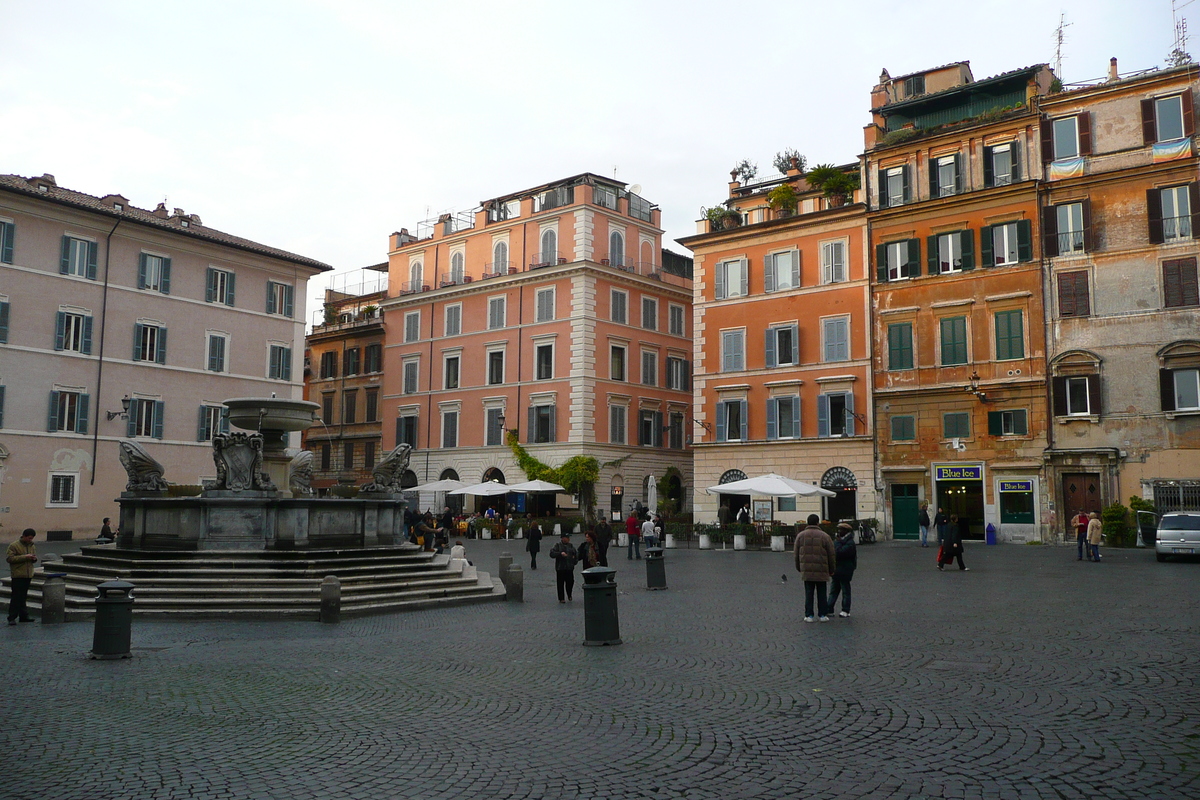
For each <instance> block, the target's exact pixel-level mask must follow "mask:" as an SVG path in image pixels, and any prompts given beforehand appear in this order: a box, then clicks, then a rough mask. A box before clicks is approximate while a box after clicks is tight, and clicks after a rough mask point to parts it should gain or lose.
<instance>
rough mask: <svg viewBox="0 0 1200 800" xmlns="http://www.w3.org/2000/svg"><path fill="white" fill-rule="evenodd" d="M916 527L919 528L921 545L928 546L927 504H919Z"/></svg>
mask: <svg viewBox="0 0 1200 800" xmlns="http://www.w3.org/2000/svg"><path fill="white" fill-rule="evenodd" d="M917 527H919V528H920V529H921V547H929V504H928V503H922V504H921V513H920V514H918V515H917Z"/></svg>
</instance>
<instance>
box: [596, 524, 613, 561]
mask: <svg viewBox="0 0 1200 800" xmlns="http://www.w3.org/2000/svg"><path fill="white" fill-rule="evenodd" d="M611 542H612V526H611V525H609V524H608V520H607V519H605V518H604V515H603V514H601V515H600V521H599V522H597V523H596V544H597V546H598V547H597V553H596V554H597V555H598V556H600V566H602V567H607V566H608V545H609V543H611Z"/></svg>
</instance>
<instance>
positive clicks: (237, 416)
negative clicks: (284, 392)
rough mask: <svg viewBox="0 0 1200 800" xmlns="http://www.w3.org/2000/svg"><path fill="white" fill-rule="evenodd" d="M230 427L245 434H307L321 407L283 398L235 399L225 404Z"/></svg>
mask: <svg viewBox="0 0 1200 800" xmlns="http://www.w3.org/2000/svg"><path fill="white" fill-rule="evenodd" d="M225 407H226V408H228V409H229V424H230V425H235V426H237V427H239V428H241V429H242V430H247V431H259V430H262V431H306V430H308V429H309V428H311V427H312V426H313V425H314V424H315V423H316V421H317V410H318V409H320V408H321V406H320V405H319V404H317V403H313V402H309V401H308V400H291V399H289V398H286V397H235V398H233V399H231V400H226V401H225Z"/></svg>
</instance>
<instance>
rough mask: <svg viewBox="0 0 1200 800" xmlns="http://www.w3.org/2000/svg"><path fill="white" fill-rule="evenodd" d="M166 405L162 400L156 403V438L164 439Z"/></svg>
mask: <svg viewBox="0 0 1200 800" xmlns="http://www.w3.org/2000/svg"><path fill="white" fill-rule="evenodd" d="M165 410H166V404H165V403H164V402H163V401H162V400H155V401H154V438H155V439H161V438H163V412H164V411H165Z"/></svg>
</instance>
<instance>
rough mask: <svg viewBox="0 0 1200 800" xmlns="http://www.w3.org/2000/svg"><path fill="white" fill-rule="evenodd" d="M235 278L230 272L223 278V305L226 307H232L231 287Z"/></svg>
mask: <svg viewBox="0 0 1200 800" xmlns="http://www.w3.org/2000/svg"><path fill="white" fill-rule="evenodd" d="M236 278H237V275H236V274H234V273H232V272H230V273H229V274H228V275H226V276H225V305H227V306H232V305H233V286H234V279H236Z"/></svg>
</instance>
